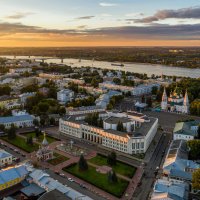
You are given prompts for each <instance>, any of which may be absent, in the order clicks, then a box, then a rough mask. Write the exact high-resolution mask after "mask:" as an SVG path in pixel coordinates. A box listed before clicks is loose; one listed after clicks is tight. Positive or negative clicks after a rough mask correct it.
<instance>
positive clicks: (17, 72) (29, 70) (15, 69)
mask: <svg viewBox="0 0 200 200" xmlns="http://www.w3.org/2000/svg"><path fill="white" fill-rule="evenodd" d="M9 72H10V73H12V74H14V73H16V74H24V73H25V72H28V73H30V72H32V68H28V67H26V68H25V67H24V68H12V69H9Z"/></svg>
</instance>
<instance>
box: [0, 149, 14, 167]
mask: <svg viewBox="0 0 200 200" xmlns="http://www.w3.org/2000/svg"><path fill="white" fill-rule="evenodd" d="M12 158H13V156H12V155H11V154H10V153H8V152H6V151H5V150H3V149H0V167H5V166H7V165H10V164H12Z"/></svg>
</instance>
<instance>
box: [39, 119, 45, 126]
mask: <svg viewBox="0 0 200 200" xmlns="http://www.w3.org/2000/svg"><path fill="white" fill-rule="evenodd" d="M40 125H42V126H44V125H45V119H44V118H42V119H40Z"/></svg>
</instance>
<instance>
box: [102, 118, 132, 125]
mask: <svg viewBox="0 0 200 200" xmlns="http://www.w3.org/2000/svg"><path fill="white" fill-rule="evenodd" d="M131 121H132V120H131V119H129V118H127V117H109V118H107V119H105V120H104V122H106V123H108V124H118V123H119V122H122V123H127V122H131Z"/></svg>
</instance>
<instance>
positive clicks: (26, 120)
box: [0, 115, 35, 128]
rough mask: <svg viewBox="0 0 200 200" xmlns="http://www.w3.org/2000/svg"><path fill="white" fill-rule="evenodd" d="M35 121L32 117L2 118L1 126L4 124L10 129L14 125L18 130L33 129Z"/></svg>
mask: <svg viewBox="0 0 200 200" xmlns="http://www.w3.org/2000/svg"><path fill="white" fill-rule="evenodd" d="M34 119H35V117H34V116H32V115H19V116H10V117H0V124H3V125H4V126H5V128H10V127H11V125H12V124H14V126H16V127H18V128H23V127H32V126H34V125H33V120H34Z"/></svg>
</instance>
